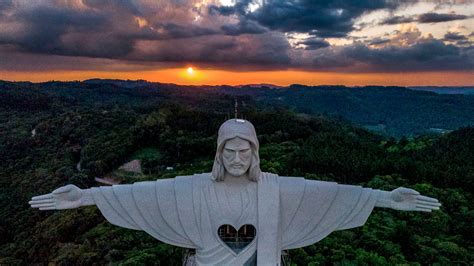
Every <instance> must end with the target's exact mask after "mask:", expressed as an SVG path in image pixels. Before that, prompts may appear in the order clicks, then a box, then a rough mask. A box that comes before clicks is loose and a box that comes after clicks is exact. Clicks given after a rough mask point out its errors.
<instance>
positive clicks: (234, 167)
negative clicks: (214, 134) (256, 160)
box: [222, 137, 252, 177]
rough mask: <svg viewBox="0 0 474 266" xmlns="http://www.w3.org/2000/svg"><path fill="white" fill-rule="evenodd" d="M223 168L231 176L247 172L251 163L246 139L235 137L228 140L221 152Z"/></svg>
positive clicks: (250, 154)
mask: <svg viewBox="0 0 474 266" xmlns="http://www.w3.org/2000/svg"><path fill="white" fill-rule="evenodd" d="M222 161H223V163H224V168H225V170H226V171H227V172H228V173H229V174H230V175H232V176H235V177H239V176H242V175H243V174H245V173H246V172H247V170H248V169H249V167H250V164H251V163H252V149H251V147H250V143H249V142H248V141H247V140H244V139H241V138H238V137H235V138H233V139H230V140H228V141H227V142H226V143H225V145H224V150H223V152H222Z"/></svg>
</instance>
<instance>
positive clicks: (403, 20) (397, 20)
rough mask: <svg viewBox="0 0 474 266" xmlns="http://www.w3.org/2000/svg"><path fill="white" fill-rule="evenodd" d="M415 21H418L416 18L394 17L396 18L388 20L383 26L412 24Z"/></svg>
mask: <svg viewBox="0 0 474 266" xmlns="http://www.w3.org/2000/svg"><path fill="white" fill-rule="evenodd" d="M414 21H416V19H415V18H414V17H405V16H394V17H390V18H387V19H386V20H384V21H383V22H382V23H381V24H385V25H396V24H402V23H410V22H414Z"/></svg>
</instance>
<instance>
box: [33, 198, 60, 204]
mask: <svg viewBox="0 0 474 266" xmlns="http://www.w3.org/2000/svg"><path fill="white" fill-rule="evenodd" d="M52 202H54V199H53V198H51V199H43V200H31V201H28V203H29V204H40V203H52Z"/></svg>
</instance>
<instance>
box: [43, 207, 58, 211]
mask: <svg viewBox="0 0 474 266" xmlns="http://www.w3.org/2000/svg"><path fill="white" fill-rule="evenodd" d="M49 210H56V208H55V207H43V208H40V211H49Z"/></svg>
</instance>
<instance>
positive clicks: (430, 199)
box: [416, 195, 438, 202]
mask: <svg viewBox="0 0 474 266" xmlns="http://www.w3.org/2000/svg"><path fill="white" fill-rule="evenodd" d="M416 199H417V200H422V201H427V202H438V200H437V199H435V198H430V197H427V196H421V195H420V196H417V197H416Z"/></svg>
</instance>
